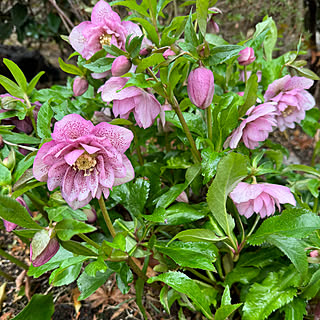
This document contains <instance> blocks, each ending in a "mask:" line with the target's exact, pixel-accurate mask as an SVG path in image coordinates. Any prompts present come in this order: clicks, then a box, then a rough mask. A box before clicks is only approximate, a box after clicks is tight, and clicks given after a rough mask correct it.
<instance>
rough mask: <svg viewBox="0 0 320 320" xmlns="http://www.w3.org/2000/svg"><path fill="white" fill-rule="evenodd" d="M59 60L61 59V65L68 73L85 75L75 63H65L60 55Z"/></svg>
mask: <svg viewBox="0 0 320 320" xmlns="http://www.w3.org/2000/svg"><path fill="white" fill-rule="evenodd" d="M58 61H59V66H60V68H61V69H62V71H64V72H66V73H70V74H74V75H76V76H83V72H82V71H81V70H80V68H79V67H77V66H75V65H73V64H69V63H65V62H64V61H63V60H62V59H61V58H60V57H59V59H58Z"/></svg>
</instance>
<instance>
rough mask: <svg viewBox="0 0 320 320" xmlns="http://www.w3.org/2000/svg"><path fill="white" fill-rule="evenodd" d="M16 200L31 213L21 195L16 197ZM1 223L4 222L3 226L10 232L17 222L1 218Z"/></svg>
mask: <svg viewBox="0 0 320 320" xmlns="http://www.w3.org/2000/svg"><path fill="white" fill-rule="evenodd" d="M16 201H17V202H19V203H20V204H21V205H22V206H23V207H25V208H26V209H27V211H28V212H29V214H30V215H31V211H30V209H29V208H28V206H27V204H26V202H25V201H24V200H23V198H22V197H18V198H17V199H16ZM3 224H4V227H5V228H6V231H8V232H11V231H12V230H14V229H15V228H16V227H17V224H15V223H13V222H10V221H7V220H3Z"/></svg>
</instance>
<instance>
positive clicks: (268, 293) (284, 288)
mask: <svg viewBox="0 0 320 320" xmlns="http://www.w3.org/2000/svg"><path fill="white" fill-rule="evenodd" d="M295 277H297V274H296V273H295V271H294V269H292V268H290V267H289V268H287V269H283V270H281V271H279V272H270V273H269V274H268V276H267V278H266V279H265V280H263V282H262V283H261V284H259V283H254V284H253V285H252V286H251V288H250V289H249V292H248V294H247V295H246V298H245V302H244V306H243V316H242V319H243V320H257V319H259V320H263V319H266V318H267V317H268V316H269V315H270V314H271V313H272V312H273V311H275V310H277V309H279V308H281V307H282V306H284V305H286V304H287V303H289V302H291V301H292V300H293V298H294V297H295V295H296V294H297V289H296V288H294V286H297V283H296V280H295V279H294V278H295Z"/></svg>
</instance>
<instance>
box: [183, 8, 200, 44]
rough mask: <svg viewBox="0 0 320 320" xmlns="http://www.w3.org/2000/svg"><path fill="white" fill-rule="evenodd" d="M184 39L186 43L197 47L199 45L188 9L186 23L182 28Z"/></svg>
mask: <svg viewBox="0 0 320 320" xmlns="http://www.w3.org/2000/svg"><path fill="white" fill-rule="evenodd" d="M184 40H185V42H186V43H187V44H191V45H192V46H193V47H197V46H198V45H199V40H198V37H197V34H196V32H195V30H194V26H193V23H192V12H191V11H190V14H189V17H188V20H187V24H186V27H185V30H184Z"/></svg>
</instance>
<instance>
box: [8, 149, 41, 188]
mask: <svg viewBox="0 0 320 320" xmlns="http://www.w3.org/2000/svg"><path fill="white" fill-rule="evenodd" d="M35 157H36V156H35V155H34V154H30V153H29V154H28V155H27V156H26V157H24V158H23V159H22V160H20V161H19V162H18V165H17V166H16V168H15V169H14V172H13V183H16V182H17V180H18V179H19V178H20V177H21V176H22V175H23V173H24V172H25V171H26V170H27V169H29V168H30V167H31V166H32V165H33V162H34V158H35Z"/></svg>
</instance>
